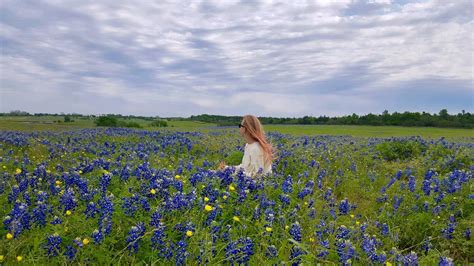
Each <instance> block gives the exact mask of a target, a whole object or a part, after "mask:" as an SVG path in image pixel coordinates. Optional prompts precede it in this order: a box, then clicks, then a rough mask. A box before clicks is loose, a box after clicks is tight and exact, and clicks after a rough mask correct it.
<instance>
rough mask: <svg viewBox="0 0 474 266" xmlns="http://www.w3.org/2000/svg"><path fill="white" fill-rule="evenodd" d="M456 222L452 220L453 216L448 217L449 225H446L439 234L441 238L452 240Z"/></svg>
mask: <svg viewBox="0 0 474 266" xmlns="http://www.w3.org/2000/svg"><path fill="white" fill-rule="evenodd" d="M456 224H457V223H456V221H455V220H454V215H452V214H451V215H450V216H449V223H448V226H447V227H446V228H443V229H442V230H441V233H442V234H443V236H444V237H445V238H446V239H452V238H453V233H454V229H455V228H456Z"/></svg>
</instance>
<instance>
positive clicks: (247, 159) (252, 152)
mask: <svg viewBox="0 0 474 266" xmlns="http://www.w3.org/2000/svg"><path fill="white" fill-rule="evenodd" d="M238 167H242V168H243V169H244V172H245V173H246V174H247V175H250V176H254V175H255V174H257V173H258V172H259V170H260V169H262V174H267V173H271V172H272V166H271V165H265V157H264V152H263V149H262V146H261V145H260V143H258V141H255V142H253V143H250V144H249V143H247V144H245V150H244V157H243V158H242V163H241V164H240V165H238Z"/></svg>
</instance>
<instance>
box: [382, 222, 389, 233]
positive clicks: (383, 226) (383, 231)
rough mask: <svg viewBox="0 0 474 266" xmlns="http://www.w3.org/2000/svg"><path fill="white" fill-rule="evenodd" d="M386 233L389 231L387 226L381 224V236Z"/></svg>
mask: <svg viewBox="0 0 474 266" xmlns="http://www.w3.org/2000/svg"><path fill="white" fill-rule="evenodd" d="M388 231H389V229H388V225H387V224H386V223H383V224H382V235H384V236H386V235H388Z"/></svg>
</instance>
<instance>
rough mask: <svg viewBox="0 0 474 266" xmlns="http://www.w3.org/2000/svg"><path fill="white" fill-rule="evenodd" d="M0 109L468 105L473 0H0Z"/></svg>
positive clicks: (179, 110)
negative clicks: (0, 1) (0, 0)
mask: <svg viewBox="0 0 474 266" xmlns="http://www.w3.org/2000/svg"><path fill="white" fill-rule="evenodd" d="M0 12H1V13H0V44H1V58H0V88H1V94H0V97H1V99H0V105H1V106H0V111H2V112H8V111H10V110H13V109H20V110H25V111H29V112H78V113H84V114H89V113H123V114H139V115H160V116H189V115H192V114H202V113H212V114H224V115H243V114H246V113H253V114H256V115H261V116H263V115H265V116H303V115H343V114H351V113H360V114H362V113H369V112H375V113H381V112H382V111H383V110H384V109H388V110H390V111H406V110H409V111H429V112H437V111H439V110H440V109H442V108H448V110H449V111H451V112H459V111H461V110H462V109H464V110H467V111H473V109H474V108H473V102H474V92H473V91H474V86H473V85H474V84H473V81H474V58H473V54H474V53H473V50H474V48H473V45H472V44H473V41H474V36H473V34H472V32H474V29H473V3H472V2H471V1H470V0H456V1H454V0H453V1H442V0H433V1H406V0H405V1H395V0H366V1H362V0H337V1H323V0H317V1H309V0H308V1H302V0H301V1H271V0H265V1H264V0H260V1H257V0H256V1H250V0H248V1H247V0H245V1H244V0H242V1H117V0H114V1H84V0H81V1H33V0H31V1H11V0H4V1H2V3H1V4H0Z"/></svg>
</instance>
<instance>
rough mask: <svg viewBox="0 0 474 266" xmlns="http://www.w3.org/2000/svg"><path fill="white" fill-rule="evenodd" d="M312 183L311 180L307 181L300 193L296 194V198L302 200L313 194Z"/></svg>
mask: <svg viewBox="0 0 474 266" xmlns="http://www.w3.org/2000/svg"><path fill="white" fill-rule="evenodd" d="M313 188H314V182H313V181H312V180H310V181H308V182H307V183H306V185H305V187H304V188H303V190H302V191H300V192H299V193H298V198H300V199H303V198H305V197H306V196H307V195H311V194H313Z"/></svg>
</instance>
